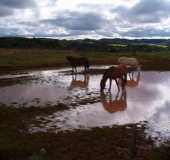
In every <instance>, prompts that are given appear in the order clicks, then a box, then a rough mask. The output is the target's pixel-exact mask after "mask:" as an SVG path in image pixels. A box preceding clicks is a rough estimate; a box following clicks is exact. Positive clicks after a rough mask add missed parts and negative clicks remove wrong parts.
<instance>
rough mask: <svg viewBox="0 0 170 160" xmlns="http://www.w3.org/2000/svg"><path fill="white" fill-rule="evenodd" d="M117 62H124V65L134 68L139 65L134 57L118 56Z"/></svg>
mask: <svg viewBox="0 0 170 160" xmlns="http://www.w3.org/2000/svg"><path fill="white" fill-rule="evenodd" d="M118 62H119V63H120V64H124V65H127V66H130V67H136V68H137V67H139V62H138V60H137V59H136V58H134V57H120V58H119V59H118Z"/></svg>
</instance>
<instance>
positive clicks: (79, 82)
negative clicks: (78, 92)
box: [69, 74, 90, 89]
mask: <svg viewBox="0 0 170 160" xmlns="http://www.w3.org/2000/svg"><path fill="white" fill-rule="evenodd" d="M82 77H83V78H82ZM89 78H90V75H89V74H84V75H81V76H80V75H77V74H75V75H72V81H71V83H70V86H69V89H74V88H84V89H87V88H88V84H89Z"/></svg>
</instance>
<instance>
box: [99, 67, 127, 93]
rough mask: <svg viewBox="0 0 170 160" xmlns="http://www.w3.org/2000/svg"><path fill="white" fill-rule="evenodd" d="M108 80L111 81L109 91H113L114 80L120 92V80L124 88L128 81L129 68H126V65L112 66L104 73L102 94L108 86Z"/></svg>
mask: <svg viewBox="0 0 170 160" xmlns="http://www.w3.org/2000/svg"><path fill="white" fill-rule="evenodd" d="M107 79H109V80H110V86H109V90H110V89H111V85H112V80H115V82H116V85H117V87H118V91H119V90H120V87H119V84H118V80H121V82H122V86H123V87H124V85H125V83H126V81H127V67H126V65H123V64H121V65H118V66H117V67H114V66H112V67H110V68H108V69H107V70H106V71H105V72H104V74H103V77H102V79H101V82H100V91H101V92H103V90H104V88H105V86H106V81H107Z"/></svg>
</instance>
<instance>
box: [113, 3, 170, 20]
mask: <svg viewBox="0 0 170 160" xmlns="http://www.w3.org/2000/svg"><path fill="white" fill-rule="evenodd" d="M169 10H170V1H168V0H140V1H139V2H138V3H136V4H135V5H134V6H133V7H132V8H128V7H122V6H119V7H117V8H114V9H113V10H112V11H113V12H114V13H116V14H117V19H121V20H122V21H124V20H126V21H128V22H129V23H159V22H161V20H162V19H163V18H167V17H169V16H170V12H169Z"/></svg>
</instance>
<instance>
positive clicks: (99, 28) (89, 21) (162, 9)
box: [0, 0, 170, 38]
mask: <svg viewBox="0 0 170 160" xmlns="http://www.w3.org/2000/svg"><path fill="white" fill-rule="evenodd" d="M169 10H170V0H72V1H70V0H43V1H39V0H28V1H22V0H2V1H0V27H1V31H2V32H0V36H4V35H8V36H10V35H11V36H13V35H17V34H19V33H22V34H23V35H24V34H30V35H33V36H40V35H41V36H46V37H56V38H62V37H65V38H77V37H86V38H99V37H100V38H104V37H109V38H115V37H132V38H133V37H141V38H142V37H158V36H160V37H166V36H168V37H170V34H169V33H170V29H169V28H170V12H169ZM5 26H6V27H5ZM141 26H142V27H141ZM14 28H16V29H14ZM3 29H4V32H5V33H4V32H3Z"/></svg>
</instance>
